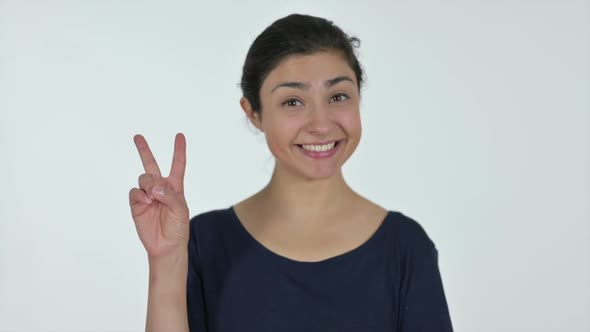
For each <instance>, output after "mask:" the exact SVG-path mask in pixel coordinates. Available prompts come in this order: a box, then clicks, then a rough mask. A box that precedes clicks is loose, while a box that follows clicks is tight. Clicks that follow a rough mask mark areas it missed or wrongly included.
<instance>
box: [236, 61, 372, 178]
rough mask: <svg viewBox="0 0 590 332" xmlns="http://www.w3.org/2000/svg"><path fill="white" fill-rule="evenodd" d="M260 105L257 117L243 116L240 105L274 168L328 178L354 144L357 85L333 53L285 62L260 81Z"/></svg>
mask: <svg viewBox="0 0 590 332" xmlns="http://www.w3.org/2000/svg"><path fill="white" fill-rule="evenodd" d="M260 101H261V105H262V114H261V115H262V116H261V117H260V114H254V113H253V112H251V110H250V111H248V110H247V108H249V104H248V103H247V101H246V100H245V99H242V101H241V103H242V107H243V108H244V110H245V111H246V113H247V114H248V116H249V117H250V119H251V120H252V122H253V123H254V125H255V126H256V127H257V128H258V129H260V130H261V131H263V132H264V133H265V136H266V142H267V145H268V147H269V149H270V151H271V152H272V154H273V155H274V157H275V159H276V161H277V167H284V168H286V169H287V170H288V171H290V172H292V173H295V174H296V175H299V176H303V177H305V178H307V179H321V178H327V177H330V176H332V175H334V174H337V173H338V172H339V171H340V168H341V167H342V165H343V164H344V163H345V162H346V160H348V158H349V157H350V156H351V155H352V153H353V152H354V150H355V149H356V147H357V146H358V144H359V141H360V138H361V121H360V116H359V102H360V100H359V93H358V86H357V81H356V78H355V75H354V71H353V70H352V69H351V68H350V67H349V65H348V64H347V63H346V61H345V60H344V59H343V58H342V56H341V55H340V54H338V53H326V52H322V53H315V54H312V55H293V56H290V57H287V58H286V59H284V60H283V61H282V62H281V63H280V64H279V65H278V66H277V67H276V68H275V69H274V70H273V71H271V72H270V73H269V75H268V76H267V78H266V79H265V80H264V82H263V84H262V87H261V90H260ZM334 143H335V146H334ZM325 145H327V146H325ZM326 148H328V150H327V151H317V150H325V149H326ZM309 150H312V151H309Z"/></svg>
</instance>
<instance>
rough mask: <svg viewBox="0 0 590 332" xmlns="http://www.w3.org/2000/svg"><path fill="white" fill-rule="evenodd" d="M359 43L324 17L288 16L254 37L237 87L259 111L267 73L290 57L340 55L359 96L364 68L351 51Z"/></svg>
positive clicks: (255, 109)
mask: <svg viewBox="0 0 590 332" xmlns="http://www.w3.org/2000/svg"><path fill="white" fill-rule="evenodd" d="M359 46H360V40H359V39H358V38H356V37H349V36H348V35H347V34H346V33H344V32H343V31H342V30H341V29H340V28H339V27H338V26H336V25H334V24H333V23H332V21H329V20H326V19H324V18H320V17H315V16H310V15H301V14H291V15H289V16H286V17H283V18H281V19H278V20H276V21H275V22H273V23H272V24H271V25H270V26H269V27H268V28H266V29H265V30H264V31H262V33H261V34H260V35H259V36H258V37H256V39H255V40H254V42H253V43H252V46H250V50H249V51H248V54H247V55H246V61H245V63H244V67H243V70H242V80H241V83H240V87H241V88H242V93H243V95H244V97H245V98H246V99H248V101H249V102H250V105H251V106H252V109H253V111H255V112H261V111H262V105H261V103H260V88H261V86H262V83H263V82H264V80H265V79H266V77H267V76H268V74H269V73H270V72H271V71H272V70H273V69H274V68H275V67H276V66H277V65H278V64H279V63H280V62H281V61H282V60H284V59H285V58H286V57H288V56H290V55H295V54H299V55H309V54H313V53H317V52H329V51H333V52H334V51H335V52H339V53H340V54H341V55H342V56H343V57H344V59H345V60H346V62H347V63H348V65H349V66H350V68H351V69H352V70H353V71H354V74H355V76H356V81H357V83H358V89H359V93H360V89H361V84H362V83H363V69H362V68H361V65H360V63H359V61H358V59H357V57H356V55H355V53H354V50H353V48H355V47H359Z"/></svg>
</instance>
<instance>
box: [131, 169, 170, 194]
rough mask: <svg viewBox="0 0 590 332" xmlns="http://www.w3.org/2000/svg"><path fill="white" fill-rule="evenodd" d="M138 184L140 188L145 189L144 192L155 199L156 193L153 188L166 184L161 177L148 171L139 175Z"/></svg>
mask: <svg viewBox="0 0 590 332" xmlns="http://www.w3.org/2000/svg"><path fill="white" fill-rule="evenodd" d="M137 184H138V187H139V189H141V190H143V192H144V193H145V194H146V195H147V196H148V197H149V198H151V199H154V195H153V194H152V188H153V187H154V186H156V185H159V186H165V185H166V184H165V182H164V181H162V178H161V177H159V176H157V175H153V174H147V173H143V174H141V175H140V176H139V178H138V179H137Z"/></svg>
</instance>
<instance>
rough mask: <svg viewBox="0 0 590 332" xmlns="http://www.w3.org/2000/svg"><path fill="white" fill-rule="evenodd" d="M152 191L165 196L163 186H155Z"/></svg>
mask: <svg viewBox="0 0 590 332" xmlns="http://www.w3.org/2000/svg"><path fill="white" fill-rule="evenodd" d="M152 192H153V193H154V194H156V195H158V196H164V188H162V187H154V188H152Z"/></svg>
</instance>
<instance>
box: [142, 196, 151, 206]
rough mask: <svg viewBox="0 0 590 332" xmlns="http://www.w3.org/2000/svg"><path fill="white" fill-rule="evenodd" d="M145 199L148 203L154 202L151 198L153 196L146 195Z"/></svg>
mask: <svg viewBox="0 0 590 332" xmlns="http://www.w3.org/2000/svg"><path fill="white" fill-rule="evenodd" d="M144 201H145V202H146V203H147V204H152V199H151V198H149V197H145V198H144Z"/></svg>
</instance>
